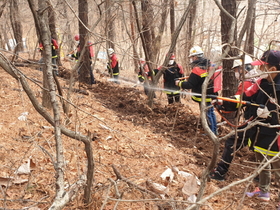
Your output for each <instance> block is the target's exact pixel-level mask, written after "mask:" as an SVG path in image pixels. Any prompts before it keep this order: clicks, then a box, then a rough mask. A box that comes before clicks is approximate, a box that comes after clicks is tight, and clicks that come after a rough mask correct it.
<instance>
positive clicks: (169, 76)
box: [155, 53, 184, 104]
mask: <svg viewBox="0 0 280 210" xmlns="http://www.w3.org/2000/svg"><path fill="white" fill-rule="evenodd" d="M167 56H168V55H167ZM162 69H164V72H163V87H164V90H163V92H164V93H166V95H167V100H168V104H172V103H174V102H178V103H180V87H178V86H177V85H176V84H175V83H176V82H175V81H176V80H178V79H179V78H180V77H182V76H184V69H183V67H182V66H181V65H180V64H178V63H176V61H175V55H174V53H172V54H171V55H170V57H169V62H168V65H167V67H166V68H163V67H162V66H161V67H159V68H157V69H155V73H157V71H160V70H162Z"/></svg>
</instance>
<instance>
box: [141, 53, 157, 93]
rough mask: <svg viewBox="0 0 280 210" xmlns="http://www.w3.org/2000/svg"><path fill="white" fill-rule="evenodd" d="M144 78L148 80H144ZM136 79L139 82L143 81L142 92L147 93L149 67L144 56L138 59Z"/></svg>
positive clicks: (149, 76) (149, 77) (149, 78)
mask: <svg viewBox="0 0 280 210" xmlns="http://www.w3.org/2000/svg"><path fill="white" fill-rule="evenodd" d="M146 78H147V80H148V81H146ZM138 80H139V82H140V83H144V93H145V94H146V95H148V94H149V87H150V82H151V75H150V71H149V67H148V65H147V63H146V61H145V59H144V58H140V59H139V72H138ZM154 98H155V95H154Z"/></svg>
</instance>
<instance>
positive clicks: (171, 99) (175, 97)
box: [167, 93, 180, 104]
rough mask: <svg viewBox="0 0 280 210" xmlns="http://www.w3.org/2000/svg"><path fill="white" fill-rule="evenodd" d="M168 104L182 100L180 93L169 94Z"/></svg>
mask: <svg viewBox="0 0 280 210" xmlns="http://www.w3.org/2000/svg"><path fill="white" fill-rule="evenodd" d="M167 99H168V104H172V103H174V102H180V93H177V94H167Z"/></svg>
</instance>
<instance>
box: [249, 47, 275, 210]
mask: <svg viewBox="0 0 280 210" xmlns="http://www.w3.org/2000/svg"><path fill="white" fill-rule="evenodd" d="M251 64H252V65H256V66H260V70H261V71H263V72H264V73H266V74H264V75H262V77H263V79H262V81H261V83H260V88H259V90H258V91H257V92H256V93H255V94H254V95H253V96H254V99H255V100H254V102H255V103H257V104H263V105H265V107H264V108H260V107H258V108H257V107H256V108H255V110H254V112H253V113H252V115H253V117H254V118H255V119H257V120H260V121H261V122H262V123H265V124H269V125H271V126H273V125H279V122H280V119H279V101H280V88H279V87H280V74H279V73H278V72H279V71H280V51H277V50H268V51H266V52H264V54H263V55H262V57H261V59H260V60H256V61H254V62H252V63H251ZM255 127H256V129H257V132H256V133H255V138H252V140H254V142H252V143H253V144H252V146H253V149H254V152H255V155H256V159H257V162H258V163H260V164H263V163H265V162H264V161H268V160H270V159H272V158H273V157H274V156H278V154H279V147H280V136H279V128H277V127H276V128H275V127H274V128H273V127H268V126H265V125H257V126H255ZM271 168H273V171H274V173H275V178H276V180H279V178H280V160H279V158H277V159H275V160H274V161H273V162H271V164H268V165H267V166H266V167H265V168H264V169H263V170H262V171H261V172H260V173H259V187H258V188H256V190H255V191H253V192H247V193H246V195H247V196H248V197H253V196H254V197H257V198H259V199H262V200H264V201H269V200H270V193H269V191H270V182H271ZM278 209H280V206H278Z"/></svg>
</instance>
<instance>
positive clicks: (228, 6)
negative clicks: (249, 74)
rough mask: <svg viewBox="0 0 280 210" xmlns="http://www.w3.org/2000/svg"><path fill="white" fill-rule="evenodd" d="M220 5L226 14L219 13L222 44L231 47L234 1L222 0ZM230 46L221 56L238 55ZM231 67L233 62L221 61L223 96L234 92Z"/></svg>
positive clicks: (234, 37) (235, 84) (234, 34)
mask: <svg viewBox="0 0 280 210" xmlns="http://www.w3.org/2000/svg"><path fill="white" fill-rule="evenodd" d="M221 3H222V7H223V8H224V9H225V10H226V11H227V12H228V13H226V12H224V11H221V35H222V44H226V43H228V44H229V45H230V46H232V45H234V44H235V43H236V24H235V22H236V19H235V17H236V0H222V1H221ZM228 14H229V15H228ZM230 15H231V16H230ZM230 46H225V47H223V54H225V55H226V57H229V56H236V55H237V54H238V52H237V51H236V50H232V49H231V48H230ZM232 65H233V60H226V59H225V60H223V69H224V73H223V92H222V95H223V96H232V95H234V93H235V91H236V86H237V80H236V79H235V76H234V72H233V71H232V69H231V68H232Z"/></svg>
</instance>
